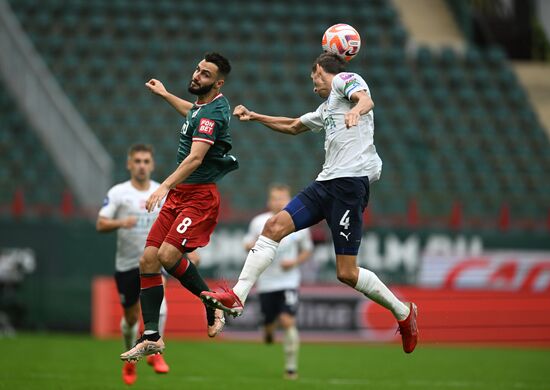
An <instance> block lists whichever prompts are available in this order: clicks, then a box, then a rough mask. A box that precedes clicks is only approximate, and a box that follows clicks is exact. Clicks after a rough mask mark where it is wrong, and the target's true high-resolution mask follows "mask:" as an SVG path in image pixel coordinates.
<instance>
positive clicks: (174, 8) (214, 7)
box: [0, 0, 550, 227]
mask: <svg viewBox="0 0 550 390" xmlns="http://www.w3.org/2000/svg"><path fill="white" fill-rule="evenodd" d="M10 4H11V6H12V8H13V10H14V11H15V12H16V14H17V16H18V18H19V20H20V22H21V24H22V26H23V28H24V29H25V31H26V32H27V33H28V34H29V36H30V37H31V39H32V41H33V43H34V45H35V46H36V49H37V50H38V51H39V52H40V53H41V55H42V56H43V57H44V59H45V61H46V62H47V64H48V66H49V67H50V69H51V70H52V72H53V73H54V74H55V76H56V77H57V78H58V80H59V82H60V84H61V85H62V87H63V88H64V91H65V92H66V93H67V94H68V96H69V97H70V99H71V100H72V101H73V103H74V104H75V106H76V107H77V109H78V110H79V111H80V112H81V113H82V115H83V117H84V118H85V120H86V121H87V122H88V124H89V125H90V126H91V128H92V129H93V130H94V131H95V132H96V134H97V136H98V138H99V139H100V141H101V142H102V143H103V144H104V145H105V147H106V148H107V149H108V150H109V151H110V153H111V154H112V156H113V158H114V159H115V161H116V174H115V177H114V180H115V181H120V180H124V179H125V178H126V176H127V173H126V171H125V164H124V159H125V151H126V148H127V147H128V145H129V144H131V143H135V142H147V143H151V144H153V145H154V146H155V148H156V151H157V153H156V160H157V171H156V174H155V176H156V178H157V179H162V178H163V177H164V176H165V175H166V174H167V173H169V172H170V171H171V170H172V169H173V168H174V166H175V156H176V151H175V150H174V145H175V142H176V140H177V137H178V132H179V129H180V127H181V124H182V118H179V117H178V115H177V113H176V112H175V111H174V110H173V109H171V108H170V107H168V106H167V105H166V104H165V103H164V102H162V101H161V100H160V99H158V98H156V97H155V96H152V95H151V94H149V93H148V92H147V91H146V89H145V88H144V86H143V84H144V82H145V81H147V80H148V79H149V78H151V77H155V78H158V79H160V80H162V81H163V82H165V85H166V86H167V87H168V88H169V89H170V90H171V91H173V92H174V93H176V94H180V95H182V96H188V94H187V92H186V89H187V82H188V80H189V78H190V75H191V72H192V70H193V69H194V66H195V64H196V62H197V60H199V59H200V58H201V56H202V55H203V53H204V52H206V51H209V50H216V51H220V52H222V53H225V54H226V55H227V56H228V57H229V58H230V59H231V60H232V64H233V69H234V70H233V72H232V74H231V76H230V79H229V80H228V83H227V85H226V86H225V87H224V94H225V95H226V96H227V97H228V98H229V100H230V102H231V103H232V105H237V104H245V105H249V106H250V107H251V108H252V109H254V110H257V111H259V112H264V113H269V114H275V115H285V116H298V115H300V114H302V113H304V112H307V111H312V110H314V109H315V108H316V107H317V105H318V104H319V103H320V100H319V99H318V98H317V97H316V96H315V95H314V94H313V93H312V91H311V81H310V78H309V73H310V67H311V65H310V64H311V62H312V60H313V59H314V58H315V57H316V56H317V55H318V54H319V51H320V38H321V36H322V33H323V31H324V30H325V29H326V28H327V27H328V26H330V25H332V24H335V23H338V22H344V21H345V22H346V23H349V24H351V25H353V26H355V27H356V28H357V30H358V31H359V32H360V33H361V35H362V37H363V48H362V50H361V52H360V54H359V55H358V58H357V59H355V60H354V61H353V62H352V63H350V70H352V71H356V72H359V73H361V74H362V75H363V76H364V78H365V79H366V80H367V82H368V83H369V86H370V89H371V92H372V96H373V99H374V101H375V104H376V108H375V120H376V132H375V140H376V146H377V149H378V151H379V154H380V155H381V157H382V159H383V161H384V170H383V174H382V178H381V180H380V181H379V182H377V183H376V184H374V185H373V189H372V197H371V200H372V202H371V211H372V214H373V215H374V216H376V219H375V221H377V223H381V224H384V223H389V224H391V223H394V222H396V221H397V222H399V221H400V220H399V219H397V220H396V219H392V218H391V217H395V216H404V215H406V214H407V211H408V209H409V207H410V204H411V203H410V202H411V200H413V199H414V200H416V205H417V207H418V212H419V215H420V216H421V222H424V223H430V222H434V221H435V222H434V223H440V222H441V221H446V219H445V218H447V216H448V215H449V214H450V212H451V209H452V207H453V205H454V204H460V205H461V207H462V209H463V213H464V217H465V220H468V221H470V222H471V223H475V224H477V225H479V226H484V225H485V224H486V223H488V222H490V223H489V226H493V225H491V224H493V222H494V221H495V220H496V218H497V216H498V215H499V213H500V212H501V210H502V207H503V206H504V207H505V208H506V209H508V210H510V213H511V215H512V217H513V218H514V219H516V220H521V221H527V222H526V223H525V224H523V225H522V226H526V227H529V226H531V225H530V224H529V221H534V220H541V218H542V220H544V218H545V216H546V214H547V212H548V199H550V181H549V180H548V177H550V148H549V141H548V138H547V137H546V135H545V133H544V131H543V129H542V128H541V125H540V123H539V121H538V119H537V117H536V116H535V114H534V113H533V110H532V108H531V106H530V105H529V102H528V100H527V99H526V96H525V92H524V91H523V89H522V88H521V86H520V85H519V83H518V81H517V79H516V76H515V74H514V72H513V70H512V68H511V67H510V65H509V64H508V63H507V61H506V58H505V56H504V54H503V52H502V51H500V50H499V49H498V48H491V49H490V50H487V51H480V50H478V49H476V48H475V47H469V48H468V49H467V50H466V52H465V53H464V55H462V54H459V53H457V52H455V51H454V50H452V49H450V48H448V49H444V50H441V51H434V50H432V49H429V48H426V47H420V48H418V49H417V50H415V51H414V52H410V51H407V50H406V42H407V32H406V31H405V29H404V28H403V26H402V24H401V22H400V20H399V18H398V15H397V13H396V11H395V10H394V9H393V7H392V5H391V2H388V1H382V0H372V1H363V0H362V1H359V0H353V1H346V2H340V3H335V2H333V1H330V2H329V1H316V2H315V6H310V5H309V3H307V2H303V1H298V0H282V1H278V2H247V1H244V0H239V1H230V2H227V3H224V5H223V10H221V9H220V3H219V2H218V1H216V0H204V1H201V2H191V1H184V2H182V1H177V0H160V1H155V2H151V1H130V0H112V1H107V0H105V1H100V0H97V1H85V0H73V1H68V0H47V1H39V0H11V1H10ZM220 12H223V14H224V17H216V18H212V19H211V16H212V15H217V14H219V13H220ZM0 112H1V118H2V119H1V120H2V132H1V133H0V134H1V135H0V136H1V137H2V141H1V142H0V147H1V148H2V151H1V154H2V164H0V186H1V187H2V188H5V189H8V190H7V191H2V194H1V198H0V202H2V203H5V202H9V201H10V199H11V193H12V192H13V191H14V189H15V188H16V187H19V186H24V187H25V188H27V187H29V188H36V189H37V191H36V192H33V193H32V194H30V193H29V196H30V197H32V199H33V201H34V199H35V198H36V202H50V203H54V204H57V203H59V201H60V200H59V199H60V196H61V195H60V193H61V191H62V190H63V189H64V183H63V180H62V179H61V178H60V176H59V174H57V173H55V170H53V169H51V165H48V161H49V159H48V156H47V155H45V154H44V152H43V151H41V148H40V145H39V143H38V142H37V141H36V140H35V139H34V138H33V133H32V132H31V131H29V130H28V129H25V125H24V121H23V120H22V119H21V118H20V116H18V115H17V114H13V115H6V113H14V112H16V110H14V108H13V106H11V105H10V103H9V97H8V96H5V94H0ZM5 122H8V125H6V126H7V127H6V128H7V129H8V130H9V129H14V130H10V131H7V132H6V131H4V126H5V125H4V123H5ZM232 127H233V130H232V131H233V138H234V152H235V154H236V155H237V156H238V158H239V160H240V163H241V168H240V169H239V170H238V171H237V172H234V173H231V174H230V175H229V176H227V177H226V178H225V179H224V180H223V181H222V182H221V183H220V189H221V191H222V194H223V196H224V197H225V203H224V207H225V214H224V215H225V216H226V217H227V218H230V217H242V218H245V217H247V216H249V215H251V214H253V213H254V212H256V211H258V210H260V209H261V208H262V207H263V205H264V202H265V200H264V198H265V188H266V187H267V185H268V184H269V183H270V182H273V181H284V182H288V183H289V184H291V185H292V187H293V188H294V189H295V190H296V191H298V190H299V189H301V188H302V187H303V186H305V185H307V184H308V183H309V182H310V181H311V180H312V179H314V178H315V176H316V175H317V173H318V172H319V170H320V168H321V165H322V161H323V136H322V135H319V134H317V135H315V134H306V135H301V136H299V137H294V138H293V137H288V136H283V135H279V134H275V133H272V132H270V131H268V130H267V129H265V128H263V127H262V126H260V125H257V124H250V123H239V122H237V121H233V122H232ZM20 134H22V136H20ZM16 137H17V138H16ZM10 145H16V147H10ZM4 149H6V150H7V149H9V153H7V152H6V151H5V150H4ZM27 157H30V161H28V160H27ZM23 159H25V169H22V168H21V163H22V160H23ZM14 177H17V180H15V181H14V179H13V178H14ZM45 182H48V183H50V184H49V185H48V186H43V185H39V184H41V183H45ZM26 194H27V193H26ZM472 221H473V222H472ZM443 223H444V222H443Z"/></svg>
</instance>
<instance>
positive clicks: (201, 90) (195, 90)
mask: <svg viewBox="0 0 550 390" xmlns="http://www.w3.org/2000/svg"><path fill="white" fill-rule="evenodd" d="M191 83H192V81H190V82H189V86H188V87H187V90H188V91H189V93H192V94H193V95H197V96H202V95H206V94H207V93H208V92H210V90H211V89H212V87H214V83H212V84H210V85H204V86H202V87H193V86H192V84H191Z"/></svg>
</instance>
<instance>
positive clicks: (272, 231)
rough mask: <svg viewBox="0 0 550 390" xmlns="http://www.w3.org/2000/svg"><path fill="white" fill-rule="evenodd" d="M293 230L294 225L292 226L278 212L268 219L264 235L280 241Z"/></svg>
mask: <svg viewBox="0 0 550 390" xmlns="http://www.w3.org/2000/svg"><path fill="white" fill-rule="evenodd" d="M290 221H292V219H291V220H290ZM293 231H294V226H293V225H292V226H290V225H289V223H288V221H287V220H286V219H285V218H284V217H282V216H280V215H279V214H277V215H274V216H273V217H271V218H269V219H268V220H267V222H266V223H265V225H264V229H263V231H262V235H263V236H266V237H267V238H270V239H272V240H273V241H277V242H279V241H281V240H282V239H283V238H284V237H286V236H287V235H289V234H290V233H292V232H293Z"/></svg>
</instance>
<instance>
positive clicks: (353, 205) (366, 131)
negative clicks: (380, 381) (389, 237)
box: [201, 53, 418, 353]
mask: <svg viewBox="0 0 550 390" xmlns="http://www.w3.org/2000/svg"><path fill="white" fill-rule="evenodd" d="M344 70H345V61H344V60H343V59H341V58H340V57H338V56H337V55H335V54H331V53H323V54H321V55H320V56H319V57H318V58H317V59H316V60H315V62H314V63H313V68H312V71H311V78H312V80H313V86H314V92H315V93H317V94H318V95H319V96H320V97H322V98H324V99H326V100H325V101H324V102H323V103H322V104H321V105H320V106H319V107H318V108H317V110H316V111H314V112H310V113H307V114H305V115H302V116H301V117H300V118H286V117H274V116H268V115H262V114H258V113H256V112H253V111H250V110H248V109H247V108H246V107H244V106H237V107H235V110H234V112H233V114H234V115H235V116H237V117H238V118H239V119H240V120H243V121H249V120H253V121H258V122H260V123H262V124H263V125H265V126H267V127H269V128H270V129H272V130H275V131H278V132H281V133H286V134H292V135H296V134H300V133H303V132H305V131H308V130H311V131H314V132H319V131H321V130H325V163H324V164H323V170H322V171H321V173H320V174H319V176H318V177H317V179H316V180H315V181H314V182H313V183H311V184H310V185H309V186H308V187H306V188H305V189H304V190H302V191H301V192H300V193H299V194H298V195H297V196H296V197H294V199H292V201H291V202H290V203H289V204H288V205H287V206H286V207H285V209H284V210H282V211H281V212H279V213H277V214H276V215H275V216H273V217H271V218H270V219H269V220H268V221H267V222H266V224H265V226H264V229H263V231H262V235H261V236H260V237H259V238H258V241H256V244H255V245H254V247H253V248H252V249H251V250H250V252H249V254H248V256H247V258H246V261H245V264H244V266H243V269H242V271H241V274H240V276H239V280H238V282H237V284H236V285H235V286H234V287H233V289H232V290H226V291H223V292H206V291H205V292H203V293H202V294H201V297H202V299H203V301H204V302H205V303H208V304H210V305H212V306H215V307H218V308H220V309H223V310H225V311H226V312H228V313H230V314H232V315H233V316H238V315H240V314H241V313H242V310H243V304H244V302H245V300H246V297H247V296H248V293H249V292H250V289H251V288H252V286H253V285H254V283H255V282H256V280H257V279H258V277H259V275H260V274H261V273H262V272H263V271H264V270H265V269H266V268H267V267H268V266H269V264H271V262H272V261H273V258H274V257H275V253H276V251H277V247H278V246H279V242H280V241H281V240H282V239H283V238H284V237H286V236H287V235H289V234H290V233H292V232H294V231H299V230H301V229H304V228H307V227H309V226H312V225H314V224H316V223H318V222H320V221H321V220H323V219H326V221H327V223H328V225H329V227H330V229H331V232H332V239H333V242H334V250H335V253H336V272H337V277H338V280H340V281H341V282H342V283H345V284H347V285H349V286H350V287H353V288H355V289H356V290H358V291H359V292H361V293H363V294H364V295H365V296H367V297H368V298H370V299H372V300H373V301H375V302H376V303H378V304H380V305H382V306H383V307H385V308H386V309H388V310H390V311H391V312H392V314H393V315H394V317H395V318H396V320H397V322H398V326H399V328H398V329H399V331H400V333H401V338H402V343H403V350H404V351H405V352H406V353H411V352H412V351H413V350H414V348H415V347H416V343H417V340H418V329H417V325H416V315H417V309H416V305H415V304H414V303H409V304H405V303H403V302H401V301H400V300H399V299H397V297H396V296H395V295H394V294H393V293H392V292H391V291H390V290H389V289H388V288H387V287H386V285H384V283H382V281H381V280H380V279H378V277H377V276H376V275H375V274H374V273H373V272H371V271H368V270H367V269H365V268H361V267H358V266H357V253H358V250H359V245H360V243H361V237H362V223H363V211H364V209H365V207H366V206H367V203H368V198H369V184H370V182H373V181H376V180H378V178H379V177H380V173H381V171H382V161H381V160H380V158H379V157H378V154H377V153H376V148H375V147H374V114H373V111H372V109H373V108H374V103H373V101H372V99H371V96H370V91H369V88H368V86H367V84H366V83H365V81H364V80H363V79H362V78H361V76H359V75H358V74H356V73H349V72H344ZM305 158H307V157H305Z"/></svg>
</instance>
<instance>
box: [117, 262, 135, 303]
mask: <svg viewBox="0 0 550 390" xmlns="http://www.w3.org/2000/svg"><path fill="white" fill-rule="evenodd" d="M115 282H116V288H117V290H118V296H119V297H120V304H121V305H122V307H124V308H125V309H127V308H129V307H130V306H132V305H134V304H136V303H137V302H138V301H139V293H140V291H141V289H140V282H139V268H132V269H131V270H129V271H124V272H120V271H116V272H115Z"/></svg>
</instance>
